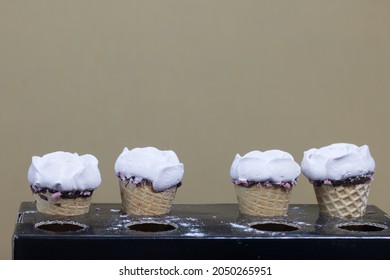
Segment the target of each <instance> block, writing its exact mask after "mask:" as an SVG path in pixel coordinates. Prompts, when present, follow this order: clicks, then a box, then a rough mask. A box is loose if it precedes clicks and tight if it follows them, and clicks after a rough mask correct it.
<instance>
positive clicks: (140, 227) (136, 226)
mask: <svg viewBox="0 0 390 280" xmlns="http://www.w3.org/2000/svg"><path fill="white" fill-rule="evenodd" d="M127 228H128V229H131V230H135V231H141V232H164V231H171V230H174V229H177V225H174V224H166V223H157V222H156V223H155V222H145V223H133V224H128V225H127Z"/></svg>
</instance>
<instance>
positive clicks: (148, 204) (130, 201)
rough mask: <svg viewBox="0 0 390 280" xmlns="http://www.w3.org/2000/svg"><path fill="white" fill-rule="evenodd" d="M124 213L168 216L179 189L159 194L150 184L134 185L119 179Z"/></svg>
mask: <svg viewBox="0 0 390 280" xmlns="http://www.w3.org/2000/svg"><path fill="white" fill-rule="evenodd" d="M119 187H120V193H121V199H122V211H123V212H124V213H127V214H131V215H142V216H157V215H164V214H168V213H169V212H170V210H171V206H172V202H173V200H174V199H175V195H176V189H177V187H176V186H174V187H171V188H169V189H166V190H164V191H160V192H157V191H155V190H154V189H153V187H152V185H151V184H150V183H146V184H141V185H133V184H131V183H130V182H128V181H123V180H121V179H119Z"/></svg>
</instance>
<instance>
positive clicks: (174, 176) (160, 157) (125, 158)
mask: <svg viewBox="0 0 390 280" xmlns="http://www.w3.org/2000/svg"><path fill="white" fill-rule="evenodd" d="M114 169H115V175H116V176H118V177H119V178H120V179H121V180H130V179H132V180H134V181H135V182H140V181H142V180H145V179H146V180H148V181H150V182H151V183H152V186H153V188H154V189H155V190H156V191H163V190H166V189H168V188H170V187H172V186H176V185H178V184H179V183H181V180H182V178H183V174H184V165H183V164H182V163H180V161H179V159H178V157H177V155H176V154H175V152H174V151H170V150H169V151H161V150H159V149H157V148H154V147H145V148H134V149H132V150H129V149H128V148H124V150H123V152H122V153H121V154H120V155H119V157H118V158H117V160H116V162H115V167H114Z"/></svg>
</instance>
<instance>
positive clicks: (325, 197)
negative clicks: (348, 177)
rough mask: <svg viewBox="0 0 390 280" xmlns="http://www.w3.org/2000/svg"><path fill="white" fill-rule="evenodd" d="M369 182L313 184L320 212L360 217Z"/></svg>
mask: <svg viewBox="0 0 390 280" xmlns="http://www.w3.org/2000/svg"><path fill="white" fill-rule="evenodd" d="M369 190H370V184H369V183H367V184H359V185H353V186H337V187H334V186H329V185H322V186H320V187H317V186H314V191H315V194H316V198H317V202H318V206H319V208H320V213H321V214H325V215H328V216H334V217H361V216H363V215H364V214H365V213H366V206H367V201H368V194H369Z"/></svg>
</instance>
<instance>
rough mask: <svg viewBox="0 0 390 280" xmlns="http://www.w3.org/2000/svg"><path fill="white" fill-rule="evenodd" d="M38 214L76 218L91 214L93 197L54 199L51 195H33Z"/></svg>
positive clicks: (47, 193)
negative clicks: (90, 207)
mask: <svg viewBox="0 0 390 280" xmlns="http://www.w3.org/2000/svg"><path fill="white" fill-rule="evenodd" d="M33 195H34V199H35V202H36V206H37V210H38V212H41V213H45V214H51V215H59V216H75V215H82V214H86V213H88V212H89V206H90V205H91V201H92V196H89V197H77V198H53V197H52V195H51V193H49V192H46V193H39V194H38V193H33Z"/></svg>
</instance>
